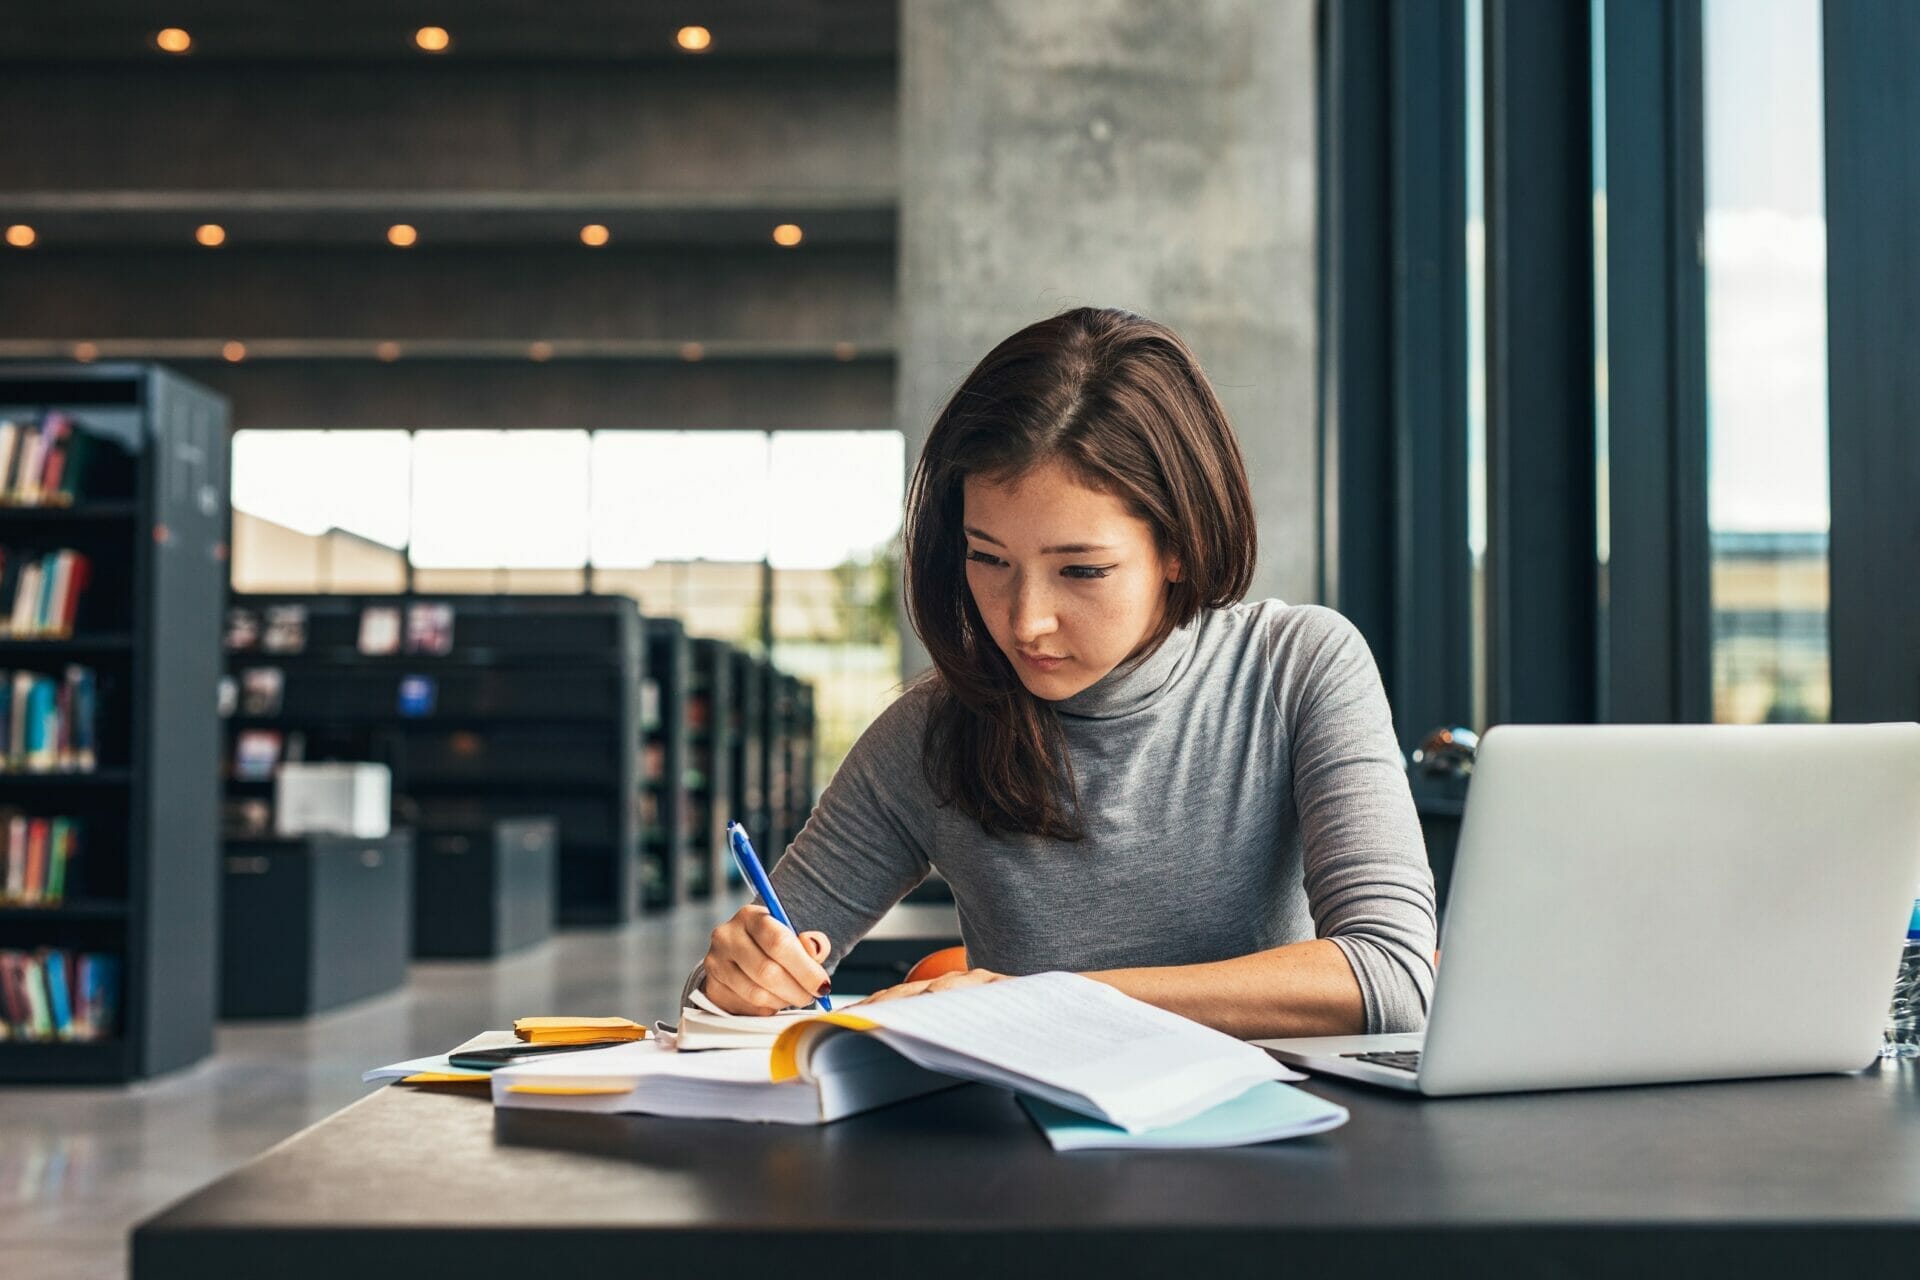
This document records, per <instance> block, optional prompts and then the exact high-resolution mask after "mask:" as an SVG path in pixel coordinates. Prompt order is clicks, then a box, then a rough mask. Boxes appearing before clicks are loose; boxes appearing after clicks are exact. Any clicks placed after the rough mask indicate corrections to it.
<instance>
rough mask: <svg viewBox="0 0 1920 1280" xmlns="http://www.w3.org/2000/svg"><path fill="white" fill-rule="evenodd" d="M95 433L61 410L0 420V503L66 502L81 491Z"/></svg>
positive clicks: (55, 504) (71, 501)
mask: <svg viewBox="0 0 1920 1280" xmlns="http://www.w3.org/2000/svg"><path fill="white" fill-rule="evenodd" d="M90 438H91V437H90V436H89V435H88V434H87V432H85V431H83V430H81V429H79V428H78V427H76V426H75V425H74V423H73V420H72V419H71V418H69V417H67V415H65V414H63V413H49V414H47V415H46V416H45V417H43V418H42V419H41V420H40V421H39V422H38V423H37V424H35V423H23V422H0V503H4V504H7V505H9V506H67V505H70V504H72V503H73V502H74V501H76V500H77V499H78V498H79V496H80V489H81V476H82V473H83V471H84V470H85V463H86V460H87V456H88V453H89V452H90V450H89V447H88V441H89V439H90Z"/></svg>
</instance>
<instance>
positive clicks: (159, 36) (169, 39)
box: [153, 27, 193, 53]
mask: <svg viewBox="0 0 1920 1280" xmlns="http://www.w3.org/2000/svg"><path fill="white" fill-rule="evenodd" d="M153 43H154V45H155V47H157V48H158V49H159V50H160V52H162V53H185V52H186V51H187V50H188V49H191V48H192V47H193V37H192V36H190V35H188V34H187V33H186V32H185V31H182V30H181V29H180V28H179V27H165V28H162V29H161V30H159V31H156V32H154V33H153Z"/></svg>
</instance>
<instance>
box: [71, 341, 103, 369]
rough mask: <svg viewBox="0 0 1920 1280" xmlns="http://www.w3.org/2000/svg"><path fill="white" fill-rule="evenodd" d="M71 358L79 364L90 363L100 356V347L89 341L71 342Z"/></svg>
mask: <svg viewBox="0 0 1920 1280" xmlns="http://www.w3.org/2000/svg"><path fill="white" fill-rule="evenodd" d="M73 358H74V359H75V360H78V361H79V362H80V363H81V364H92V363H93V362H94V361H95V360H98V359H99V358H100V348H99V347H98V346H96V345H94V344H93V343H91V342H76V343H74V344H73Z"/></svg>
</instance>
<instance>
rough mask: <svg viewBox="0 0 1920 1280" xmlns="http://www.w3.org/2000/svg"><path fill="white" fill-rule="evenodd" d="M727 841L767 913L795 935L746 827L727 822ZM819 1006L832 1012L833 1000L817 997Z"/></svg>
mask: <svg viewBox="0 0 1920 1280" xmlns="http://www.w3.org/2000/svg"><path fill="white" fill-rule="evenodd" d="M727 843H728V844H729V845H731V846H733V860H734V861H735V862H737V863H739V864H740V874H741V875H743V876H745V877H746V878H747V883H748V884H750V885H752V886H753V891H754V892H755V893H757V894H759V895H760V901H761V902H762V903H764V904H765V905H766V908H767V914H768V915H770V916H772V917H773V918H774V919H775V920H778V921H779V922H780V923H781V924H783V925H785V926H787V928H788V929H790V930H792V932H793V934H794V936H795V937H798V936H799V934H800V931H799V930H798V929H795V928H794V927H793V921H791V920H789V919H787V912H786V909H785V908H784V907H782V906H781V905H780V898H779V895H777V894H776V893H774V891H773V881H771V880H769V879H767V869H766V868H765V867H763V866H761V865H760V855H759V854H757V853H755V852H754V851H753V841H751V840H749V839H747V829H746V828H745V827H743V826H741V825H740V824H739V823H737V822H729V823H728V824H727ZM818 1000H819V1003H820V1007H821V1008H822V1009H825V1010H826V1011H827V1012H828V1013H832V1012H833V1002H832V1001H830V1000H828V999H827V998H826V997H825V996H820V997H818Z"/></svg>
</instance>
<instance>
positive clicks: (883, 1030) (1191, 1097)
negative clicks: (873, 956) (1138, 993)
mask: <svg viewBox="0 0 1920 1280" xmlns="http://www.w3.org/2000/svg"><path fill="white" fill-rule="evenodd" d="M855 1016H857V1017H860V1018H864V1019H865V1020H867V1021H870V1022H872V1023H874V1024H876V1027H877V1030H876V1032H875V1033H874V1034H877V1035H879V1036H880V1037H881V1038H882V1039H884V1040H885V1041H886V1042H887V1043H889V1044H891V1045H893V1046H894V1047H895V1048H896V1049H898V1050H899V1051H900V1052H901V1053H902V1054H903V1055H905V1056H906V1057H909V1058H911V1059H913V1060H914V1061H916V1062H919V1063H920V1064H921V1065H922V1066H926V1067H930V1068H932V1069H934V1070H938V1071H949V1072H952V1073H953V1074H956V1075H963V1076H966V1077H968V1078H970V1079H975V1080H984V1081H987V1082H989V1083H994V1084H1000V1085H1004V1086H1006V1087H1008V1088H1013V1089H1017V1090H1020V1091H1023V1092H1027V1093H1032V1094H1036V1095H1038V1096H1040V1097H1043V1098H1046V1099H1048V1100H1049V1101H1052V1102H1055V1103H1056V1104H1058V1105H1061V1106H1065V1107H1067V1108H1069V1109H1071V1110H1075V1111H1080V1112H1082V1113H1084V1114H1098V1115H1101V1116H1103V1117H1105V1118H1107V1119H1110V1120H1111V1121H1113V1123H1115V1124H1118V1125H1120V1126H1122V1127H1123V1128H1126V1129H1128V1130H1130V1131H1137V1130H1138V1129H1141V1128H1146V1127H1152V1126H1155V1125H1160V1124H1171V1123H1176V1122H1178V1121H1180V1120H1183V1119H1186V1118H1188V1117H1190V1116H1192V1115H1195V1114H1197V1113H1198V1112H1200V1111H1203V1110H1205V1109H1206V1108H1208V1107H1210V1106H1213V1105H1215V1104H1217V1103H1219V1102H1223V1101H1225V1100H1226V1099H1228V1098H1231V1097H1233V1096H1235V1095H1236V1094H1238V1093H1240V1092H1243V1091H1244V1090H1246V1089H1247V1088H1249V1087H1251V1086H1252V1085H1253V1084H1254V1083H1257V1082H1258V1081H1261V1080H1286V1079H1301V1078H1303V1077H1301V1076H1299V1075H1298V1074H1297V1073H1294V1072H1291V1071H1289V1070H1287V1069H1286V1068H1284V1067H1282V1066H1280V1064H1278V1063H1277V1062H1275V1061H1274V1060H1273V1059H1271V1058H1269V1057H1268V1056H1267V1054H1266V1053H1265V1052H1264V1051H1263V1050H1261V1049H1258V1048H1256V1047H1254V1046H1253V1045H1250V1044H1247V1043H1246V1042H1244V1041H1241V1040H1236V1039H1234V1038H1233V1037H1232V1036H1229V1035H1226V1034H1224V1033H1222V1032H1219V1031H1215V1030H1214V1029H1212V1028H1211V1027H1205V1026H1202V1025H1201V1024H1199V1023H1197V1022H1194V1021H1191V1020H1190V1019H1187V1018H1182V1017H1180V1016H1179V1015H1177V1014H1172V1013H1168V1012H1167V1011H1166V1010H1164V1009H1158V1008H1155V1007H1154V1006H1152V1005H1149V1004H1146V1003H1144V1002H1142V1001H1139V1000H1135V999H1133V998H1131V997H1130V996H1126V995H1123V994H1122V993H1120V992H1119V991H1116V990H1114V989H1113V988H1112V987H1109V986H1107V985H1106V984H1104V983H1100V982H1095V981H1093V980H1092V979H1090V978H1083V977H1080V976H1079V975H1077V974H1071V973H1042V974H1034V975H1032V976H1030V977H1024V978H1013V979H1008V980H1006V981H1003V982H994V983H989V984H987V985H985V986H979V987H963V988H960V989H958V990H954V991H943V992H937V993H934V994H931V995H924V996H916V997H914V998H912V999H907V1000H898V1001H887V1002H884V1003H881V1004H877V1005H866V1006H863V1007H862V1008H861V1009H860V1011H859V1013H858V1014H857V1015H855Z"/></svg>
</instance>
